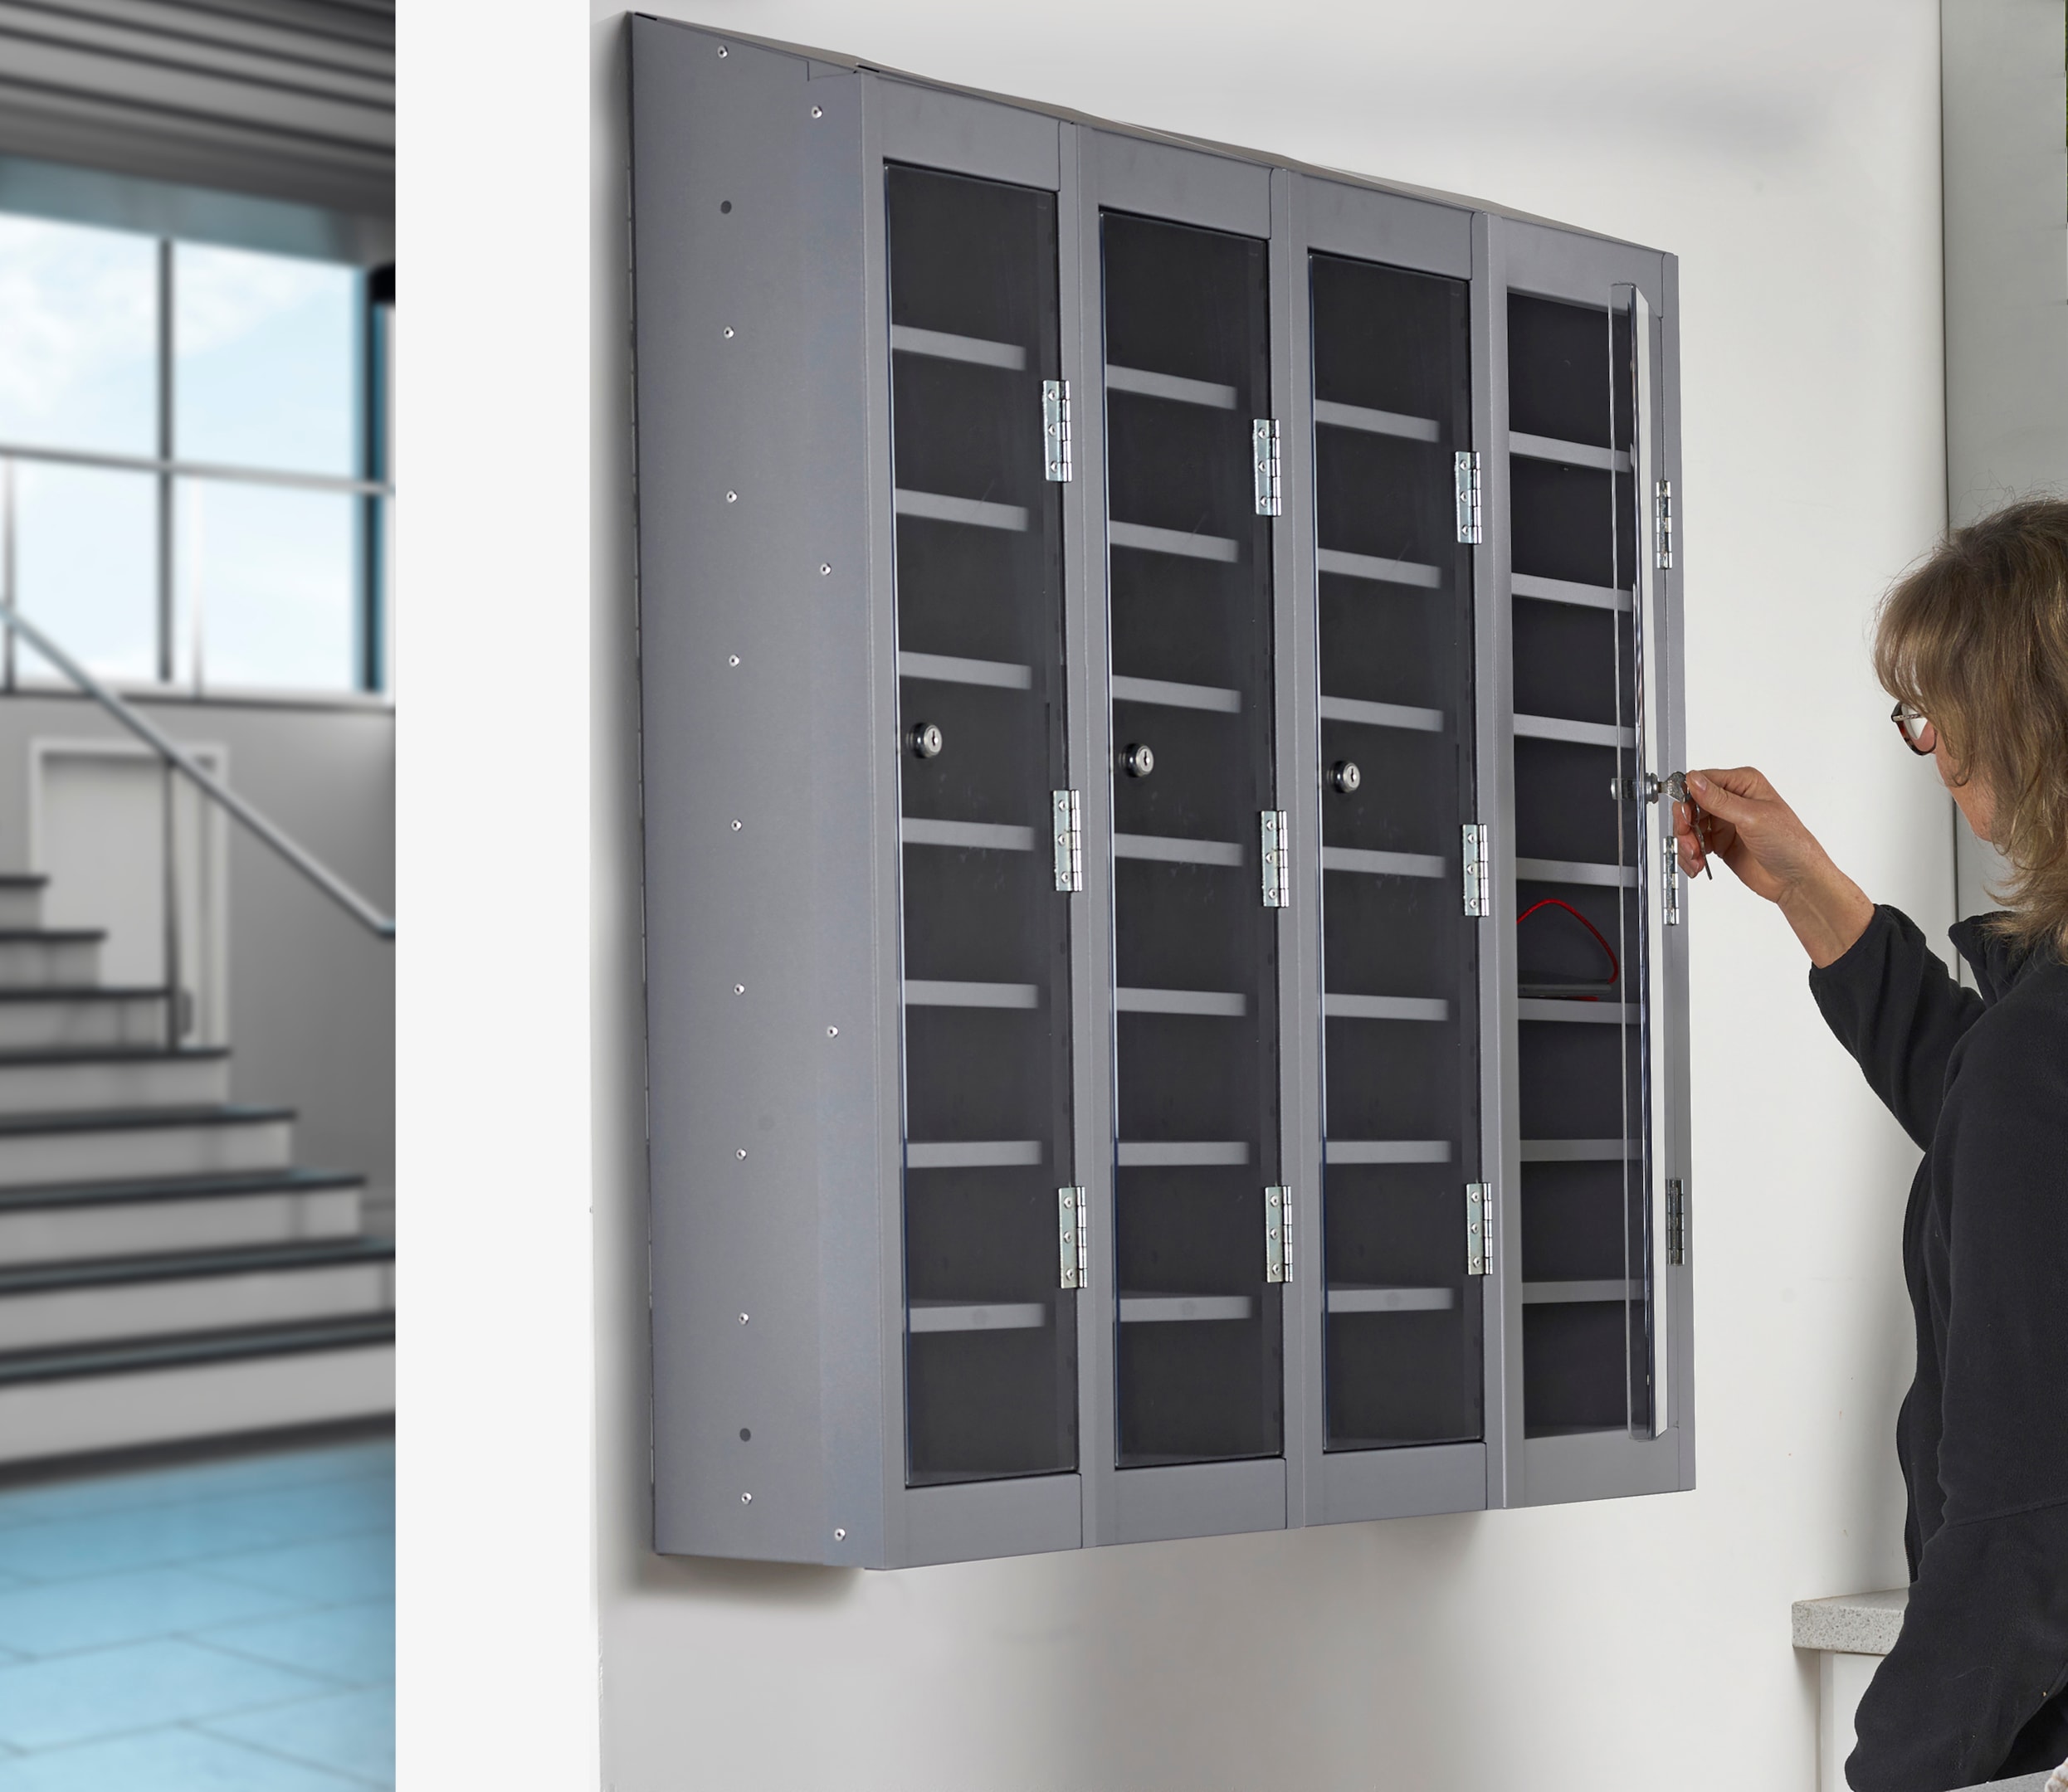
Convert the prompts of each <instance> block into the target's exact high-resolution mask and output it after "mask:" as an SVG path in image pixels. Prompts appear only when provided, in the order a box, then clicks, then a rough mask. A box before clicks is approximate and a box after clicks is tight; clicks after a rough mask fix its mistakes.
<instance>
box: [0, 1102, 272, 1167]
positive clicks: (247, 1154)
mask: <svg viewBox="0 0 2068 1792" xmlns="http://www.w3.org/2000/svg"><path fill="white" fill-rule="evenodd" d="M294 1132H295V1115H294V1110H293V1109H292V1108H249V1107H238V1106H233V1105H228V1104H215V1105H210V1106H205V1107H199V1108H91V1109H85V1110H81V1111H79V1112H76V1113H33V1114H0V1188H23V1187H28V1186H34V1185H38V1184H42V1183H47V1182H106V1181H114V1180H115V1179H117V1178H119V1177H124V1176H129V1177H147V1176H201V1175H205V1174H207V1173H208V1172H210V1171H217V1172H227V1171H240V1170H282V1169H285V1167H286V1166H287V1164H288V1161H289V1160H290V1158H291V1157H293V1155H294V1143H295V1142H294Z"/></svg>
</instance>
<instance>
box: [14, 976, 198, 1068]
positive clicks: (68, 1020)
mask: <svg viewBox="0 0 2068 1792" xmlns="http://www.w3.org/2000/svg"><path fill="white" fill-rule="evenodd" d="M164 1043H165V991H163V990H162V989H145V988H134V987H132V988H123V987H119V986H99V985H95V986H85V985H81V986H78V987H76V988H70V989H61V988H56V987H51V988H46V989H0V1052H23V1051H50V1050H54V1049H60V1048H63V1047H67V1046H87V1045H163V1044H164Z"/></svg>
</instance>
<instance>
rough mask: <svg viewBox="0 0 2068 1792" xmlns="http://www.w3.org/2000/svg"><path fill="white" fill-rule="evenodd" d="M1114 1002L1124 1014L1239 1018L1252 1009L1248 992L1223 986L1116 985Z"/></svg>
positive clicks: (1117, 1008)
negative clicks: (1152, 986) (1162, 986)
mask: <svg viewBox="0 0 2068 1792" xmlns="http://www.w3.org/2000/svg"><path fill="white" fill-rule="evenodd" d="M1113 1006H1114V1009H1115V1010H1116V1011H1118V1012H1119V1013H1121V1014H1156V1015H1210V1016H1212V1017H1214V1018H1217V1019H1231V1020H1239V1019H1240V1018H1241V1016H1242V1015H1246V1014H1247V1013H1248V1012H1249V1011H1250V1001H1249V997H1248V996H1243V995H1240V994H1236V993H1229V992H1224V991H1220V990H1179V989H1116V990H1115V991H1114V992H1113Z"/></svg>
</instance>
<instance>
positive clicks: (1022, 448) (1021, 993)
mask: <svg viewBox="0 0 2068 1792" xmlns="http://www.w3.org/2000/svg"><path fill="white" fill-rule="evenodd" d="M885 197H886V202H887V214H888V240H887V253H888V260H889V272H890V351H891V383H892V431H891V458H892V472H893V478H894V482H895V489H896V499H895V507H896V518H897V529H896V555H897V562H896V591H897V670H898V691H899V699H898V711H897V720H896V726H897V729H898V738H897V743H896V750H897V752H898V755H899V762H900V767H901V768H902V769H901V773H900V783H901V788H902V797H901V811H902V821H901V824H900V837H901V841H902V854H901V858H902V870H901V891H900V894H901V899H902V908H903V951H904V1045H905V1141H906V1142H905V1210H904V1222H905V1224H904V1234H905V1302H906V1351H905V1375H906V1399H907V1415H908V1456H909V1460H908V1464H907V1468H908V1480H909V1484H910V1485H912V1486H914V1487H929V1486H938V1485H940V1484H942V1483H951V1482H969V1481H978V1480H986V1479H994V1478H1003V1477H1011V1476H1029V1475H1040V1474H1052V1473H1059V1472H1063V1471H1067V1470H1070V1469H1073V1468H1075V1466H1076V1460H1077V1409H1076V1375H1077V1346H1076V1325H1077V1320H1076V1299H1077V1297H1076V1294H1075V1292H1074V1291H1075V1288H1076V1285H1077V1274H1076V1264H1075V1234H1076V1230H1077V1213H1078V1207H1077V1193H1076V1190H1075V1186H1074V1185H1075V1183H1076V1181H1078V1178H1077V1176H1076V1175H1075V1152H1074V1147H1073V1142H1072V1137H1071V1124H1072V1122H1071V1112H1072V1104H1071V974H1070V972H1071V941H1070V915H1069V892H1068V889H1067V882H1066V880H1065V882H1064V884H1063V887H1061V888H1059V880H1058V879H1057V876H1056V862H1055V855H1054V854H1053V851H1052V850H1051V830H1050V814H1051V805H1052V801H1053V793H1054V791H1056V790H1057V789H1060V788H1065V787H1066V786H1067V784H1068V775H1067V770H1066V767H1067V751H1066V703H1065V690H1064V682H1065V670H1064V644H1063V526H1062V506H1061V492H1062V489H1063V487H1062V485H1061V483H1060V482H1059V480H1057V479H1056V478H1053V477H1051V473H1056V472H1060V470H1061V469H1060V466H1051V464H1050V460H1049V457H1048V455H1046V452H1045V444H1044V433H1043V404H1044V392H1045V387H1046V385H1047V382H1054V381H1056V380H1057V379H1058V378H1059V377H1060V372H1061V369H1060V348H1061V329H1060V323H1059V313H1058V285H1057V222H1056V195H1055V194H1054V193H1053V192H1046V191H1041V190H1038V189H1036V188H1032V187H1021V186H1015V185H1010V184H1007V183H1002V182H999V181H993V180H980V179H975V178H969V177H967V176H964V175H961V174H956V173H942V172H939V171H936V170H934V169H929V168H910V167H900V166H891V167H890V168H887V169H886V170H885ZM1059 1241H1060V1244H1059Z"/></svg>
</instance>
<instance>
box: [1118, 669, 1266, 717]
mask: <svg viewBox="0 0 2068 1792" xmlns="http://www.w3.org/2000/svg"><path fill="white" fill-rule="evenodd" d="M1113 700H1114V702H1115V703H1139V704H1160V705H1161V706H1162V707H1163V708H1164V709H1205V710H1209V711H1211V712H1212V713H1214V714H1217V715H1240V714H1241V713H1242V694H1241V692H1240V691H1232V690H1223V689H1222V688H1221V687H1220V686H1219V685H1217V684H1176V683H1173V681H1172V680H1171V679H1153V678H1124V677H1123V676H1121V675H1120V674H1119V673H1117V672H1116V673H1115V674H1114V676H1113Z"/></svg>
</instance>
